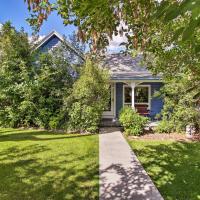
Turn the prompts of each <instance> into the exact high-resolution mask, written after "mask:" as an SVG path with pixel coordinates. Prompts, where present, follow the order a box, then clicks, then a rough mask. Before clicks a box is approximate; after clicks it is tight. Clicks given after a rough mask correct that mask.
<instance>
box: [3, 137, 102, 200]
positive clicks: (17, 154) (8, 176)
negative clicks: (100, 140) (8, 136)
mask: <svg viewBox="0 0 200 200" xmlns="http://www.w3.org/2000/svg"><path fill="white" fill-rule="evenodd" d="M38 134H39V133H38ZM49 150H51V149H50V148H49V147H47V146H43V145H39V144H34V145H29V146H25V147H20V146H12V147H10V148H7V149H6V150H4V151H1V152H0V199H1V200H22V199H23V200H26V199H31V200H44V199H55V200H62V199H77V200H78V199H88V200H89V199H98V163H96V162H94V163H91V160H90V161H89V160H88V158H91V155H90V152H87V153H84V154H83V155H77V153H76V154H73V152H70V153H69V152H61V153H59V154H58V155H57V154H56V155H51V156H50V157H48V159H45V155H47V154H48V153H49ZM51 151H52V150H51ZM41 154H42V155H41ZM38 155H39V156H38Z"/></svg>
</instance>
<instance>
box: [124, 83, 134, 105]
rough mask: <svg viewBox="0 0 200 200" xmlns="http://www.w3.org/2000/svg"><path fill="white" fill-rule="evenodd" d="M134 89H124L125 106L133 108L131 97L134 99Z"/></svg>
mask: <svg viewBox="0 0 200 200" xmlns="http://www.w3.org/2000/svg"><path fill="white" fill-rule="evenodd" d="M131 93H132V89H131V88H130V87H125V88H124V104H125V105H130V106H131V102H132V100H131V97H132V94H131Z"/></svg>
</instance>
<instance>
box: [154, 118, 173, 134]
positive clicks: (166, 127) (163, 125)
mask: <svg viewBox="0 0 200 200" xmlns="http://www.w3.org/2000/svg"><path fill="white" fill-rule="evenodd" d="M175 129H176V127H175V124H173V123H172V122H171V121H170V122H169V121H167V120H162V121H160V122H159V124H158V126H156V127H155V129H154V131H155V132H156V133H171V132H174V131H175Z"/></svg>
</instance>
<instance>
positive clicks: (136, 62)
mask: <svg viewBox="0 0 200 200" xmlns="http://www.w3.org/2000/svg"><path fill="white" fill-rule="evenodd" d="M62 41H63V37H62V36H61V35H60V34H58V33H57V32H56V31H53V32H51V33H50V34H49V35H48V36H46V37H45V38H44V39H43V40H42V41H41V42H40V44H39V45H38V46H37V48H38V49H39V50H41V51H43V52H45V51H49V50H51V49H52V48H55V47H57V46H58V45H60V44H61V43H62ZM67 45H68V47H69V50H70V52H72V53H73V55H74V56H75V57H76V58H74V59H73V61H75V62H84V56H83V55H82V54H81V53H80V52H79V51H78V50H77V49H76V48H75V47H73V46H72V45H71V44H70V43H67ZM101 66H102V67H103V68H105V69H108V70H109V72H110V94H111V95H110V97H111V98H110V102H109V105H108V107H107V109H106V110H105V111H104V113H103V116H102V117H103V118H104V119H117V118H118V117H119V112H120V110H121V109H122V108H123V107H124V106H131V107H132V108H135V109H137V111H138V112H139V113H140V114H142V115H147V116H149V117H151V119H154V118H155V116H156V114H158V113H160V112H161V109H162V107H163V101H162V99H160V98H158V97H155V96H154V94H155V92H156V91H159V90H160V88H161V87H162V85H163V82H162V78H161V77H160V76H153V75H152V73H151V72H150V71H148V69H147V68H146V67H145V66H142V65H141V57H140V56H138V57H136V58H133V57H131V56H130V55H128V54H127V55H124V54H121V53H118V54H110V55H107V56H106V57H105V58H104V59H103V61H102V62H101Z"/></svg>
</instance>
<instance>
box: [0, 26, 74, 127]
mask: <svg viewBox="0 0 200 200" xmlns="http://www.w3.org/2000/svg"><path fill="white" fill-rule="evenodd" d="M63 45H64V44H63ZM31 47H32V45H31V44H29V41H28V35H27V34H26V33H24V31H16V30H15V28H14V27H12V26H11V24H10V23H9V22H8V23H6V24H4V25H3V27H2V30H1V32H0V61H1V62H0V125H1V126H8V127H21V126H23V127H33V126H34V127H40V128H48V129H52V128H63V126H65V124H66V122H67V121H68V113H67V112H66V110H64V98H65V96H68V95H69V94H70V90H71V88H72V85H73V83H74V82H75V80H76V78H77V77H76V76H74V74H76V67H74V65H72V64H71V62H70V60H69V59H68V58H67V57H65V56H63V55H64V54H65V53H66V51H67V50H66V49H63V48H62V46H61V47H58V48H56V49H54V50H52V51H51V52H47V53H44V54H41V53H40V52H39V53H38V52H34V51H33V49H32V48H31Z"/></svg>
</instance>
